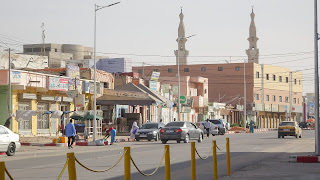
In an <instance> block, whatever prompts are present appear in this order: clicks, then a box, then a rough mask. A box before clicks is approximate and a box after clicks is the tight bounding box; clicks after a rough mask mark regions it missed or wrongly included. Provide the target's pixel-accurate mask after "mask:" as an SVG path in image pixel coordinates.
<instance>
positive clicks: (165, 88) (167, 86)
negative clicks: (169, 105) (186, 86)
mask: <svg viewBox="0 0 320 180" xmlns="http://www.w3.org/2000/svg"><path fill="white" fill-rule="evenodd" d="M161 89H162V93H169V89H170V84H161Z"/></svg>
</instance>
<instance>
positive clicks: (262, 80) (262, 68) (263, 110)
mask: <svg viewBox="0 0 320 180" xmlns="http://www.w3.org/2000/svg"><path fill="white" fill-rule="evenodd" d="M263 74H264V65H263V64H261V105H262V112H264V114H265V108H264V76H263ZM261 122H262V120H261ZM259 125H260V128H262V124H259ZM263 128H264V121H263Z"/></svg>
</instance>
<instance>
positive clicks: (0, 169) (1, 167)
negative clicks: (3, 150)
mask: <svg viewBox="0 0 320 180" xmlns="http://www.w3.org/2000/svg"><path fill="white" fill-rule="evenodd" d="M5 169H6V166H5V164H4V162H3V161H1V162H0V179H6V170H5Z"/></svg>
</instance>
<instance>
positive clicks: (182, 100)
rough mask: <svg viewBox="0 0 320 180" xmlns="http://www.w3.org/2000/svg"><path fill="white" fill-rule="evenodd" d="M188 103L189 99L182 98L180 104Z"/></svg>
mask: <svg viewBox="0 0 320 180" xmlns="http://www.w3.org/2000/svg"><path fill="white" fill-rule="evenodd" d="M186 102H187V98H186V97H185V96H180V104H184V103H186Z"/></svg>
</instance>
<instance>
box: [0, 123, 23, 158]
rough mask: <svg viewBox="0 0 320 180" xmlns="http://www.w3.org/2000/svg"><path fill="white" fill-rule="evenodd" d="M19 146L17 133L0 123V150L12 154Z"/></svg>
mask: <svg viewBox="0 0 320 180" xmlns="http://www.w3.org/2000/svg"><path fill="white" fill-rule="evenodd" d="M20 147H21V144H20V142H19V135H18V134H15V133H13V132H12V131H11V130H10V129H8V128H6V127H5V126H2V125H0V152H5V153H6V154H7V155H8V156H13V155H14V154H15V153H16V151H18V150H19V149H20Z"/></svg>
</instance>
